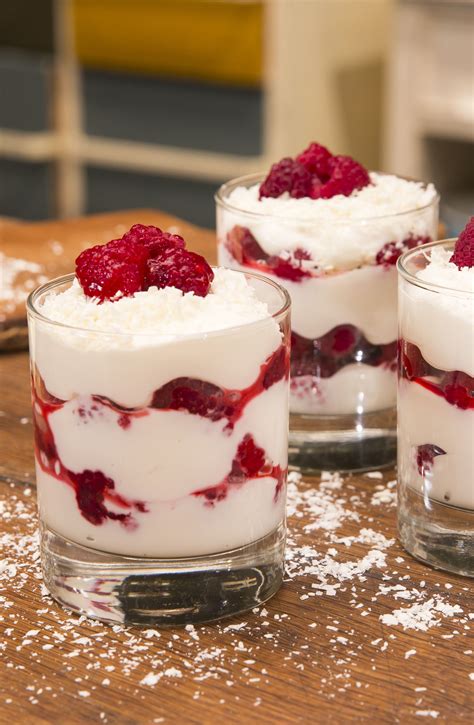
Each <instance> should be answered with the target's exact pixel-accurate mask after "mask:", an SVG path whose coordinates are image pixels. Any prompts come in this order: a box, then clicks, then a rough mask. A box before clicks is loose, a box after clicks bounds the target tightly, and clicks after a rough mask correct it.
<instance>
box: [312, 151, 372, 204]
mask: <svg viewBox="0 0 474 725" xmlns="http://www.w3.org/2000/svg"><path fill="white" fill-rule="evenodd" d="M368 184H370V177H369V174H368V172H367V170H366V169H364V167H363V166H362V165H361V164H359V163H357V161H354V159H352V158H351V157H350V156H333V157H332V158H331V159H330V160H329V179H328V180H327V181H325V182H323V183H321V180H320V179H315V181H314V182H313V186H312V188H311V192H310V196H311V198H312V199H330V198H331V197H333V196H337V195H338V194H342V195H343V196H350V195H351V194H352V192H353V191H356V189H362V188H363V187H364V186H367V185H368Z"/></svg>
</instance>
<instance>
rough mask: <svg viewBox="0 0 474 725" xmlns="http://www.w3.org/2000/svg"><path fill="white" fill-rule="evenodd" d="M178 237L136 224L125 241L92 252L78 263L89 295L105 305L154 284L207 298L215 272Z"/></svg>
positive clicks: (115, 241) (78, 274) (88, 252)
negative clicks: (188, 249)
mask: <svg viewBox="0 0 474 725" xmlns="http://www.w3.org/2000/svg"><path fill="white" fill-rule="evenodd" d="M184 247H185V242H184V239H183V238H182V237H180V236H179V235H178V234H169V233H168V232H163V231H161V229H158V227H154V226H145V225H143V224H134V226H133V227H132V228H131V229H130V230H129V231H128V232H126V234H124V235H123V237H122V238H121V239H115V240H113V241H111V242H108V243H107V244H102V245H98V246H95V247H92V248H91V249H86V250H85V251H84V252H82V254H80V255H79V257H78V258H77V259H76V276H77V279H78V280H79V282H80V284H81V287H82V289H83V290H84V293H85V294H86V295H87V296H88V297H96V298H98V299H99V300H100V301H104V300H106V299H108V300H113V299H118V298H119V297H123V296H125V297H129V296H131V295H134V294H135V292H140V291H142V292H144V291H146V290H147V289H148V288H149V287H151V286H156V287H159V288H163V287H176V288H178V289H180V290H181V291H182V292H194V294H196V295H198V296H200V297H205V296H206V295H207V293H208V292H209V288H210V285H211V282H212V280H213V278H214V273H213V271H212V269H211V268H210V266H209V265H208V264H207V262H206V260H205V259H204V257H201V256H200V255H199V254H195V253H194V252H189V251H187V250H186V249H185V248H184Z"/></svg>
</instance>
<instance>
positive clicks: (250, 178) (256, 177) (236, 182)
mask: <svg viewBox="0 0 474 725" xmlns="http://www.w3.org/2000/svg"><path fill="white" fill-rule="evenodd" d="M374 173H377V174H380V175H381V176H391V174H387V173H385V172H383V171H376V172H374ZM266 176H267V174H266V173H265V172H261V171H259V172H256V173H253V174H245V175H244V176H237V177H236V178H234V179H229V181H226V182H225V183H224V184H222V185H221V186H220V187H219V188H218V190H217V191H216V193H215V194H214V200H215V202H216V204H217V206H221V207H223V208H224V209H227V211H231V212H234V213H238V214H241V215H244V216H248V217H251V218H254V219H267V218H269V217H273V218H275V219H283V220H284V221H291V222H292V223H293V224H295V223H297V224H320V223H322V222H326V223H328V224H333V225H335V226H339V225H345V226H348V225H353V224H365V223H367V222H375V221H380V220H382V219H393V218H399V217H403V216H408V215H410V214H416V213H417V212H422V211H425V210H426V209H429V208H430V207H433V206H435V205H436V204H439V200H440V195H439V193H438V191H437V190H436V189H435V195H434V197H433V199H432V200H431V201H430V202H428V203H427V204H424V205H423V206H419V207H416V208H413V209H407V210H405V211H398V212H395V213H393V214H378V215H375V216H367V217H358V218H355V219H318V218H317V217H314V218H313V219H298V218H296V219H295V217H290V216H285V215H284V214H271V213H269V212H264V211H250V210H246V209H242V207H239V206H235V204H231V203H229V201H228V200H227V198H226V195H228V194H229V193H230V191H233V190H234V189H235V188H237V187H238V186H253V185H254V184H255V183H258V182H259V181H263V179H264V178H265V177H266ZM397 178H398V179H405V180H406V181H415V182H416V183H418V184H423V186H424V188H425V189H426V188H427V184H426V183H425V182H424V181H418V180H417V179H410V178H408V177H406V176H398V175H397ZM251 182H253V184H252V183H251Z"/></svg>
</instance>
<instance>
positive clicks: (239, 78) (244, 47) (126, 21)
mask: <svg viewBox="0 0 474 725" xmlns="http://www.w3.org/2000/svg"><path fill="white" fill-rule="evenodd" d="M73 6H74V33H75V43H76V51H77V54H78V57H79V61H80V63H81V64H82V65H84V66H86V67H89V68H95V69H102V70H117V71H130V72H136V73H146V74H153V75H159V76H164V77H168V78H186V79H190V80H199V81H207V82H213V83H224V84H226V85H236V86H254V87H255V86H259V85H260V84H261V79H262V56H263V53H262V46H263V6H262V3H261V2H248V1H244V2H242V0H240V1H239V0H237V1H236V0H230V1H229V0H227V1H226V0H220V1H219V0H214V2H210V1H208V0H73Z"/></svg>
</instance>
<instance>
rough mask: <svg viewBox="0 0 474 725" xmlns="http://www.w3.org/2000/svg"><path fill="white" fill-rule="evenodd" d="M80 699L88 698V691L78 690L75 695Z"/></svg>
mask: <svg viewBox="0 0 474 725" xmlns="http://www.w3.org/2000/svg"><path fill="white" fill-rule="evenodd" d="M77 694H78V695H79V696H80V697H90V695H91V693H90V692H89V690H79V692H78V693H77Z"/></svg>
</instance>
